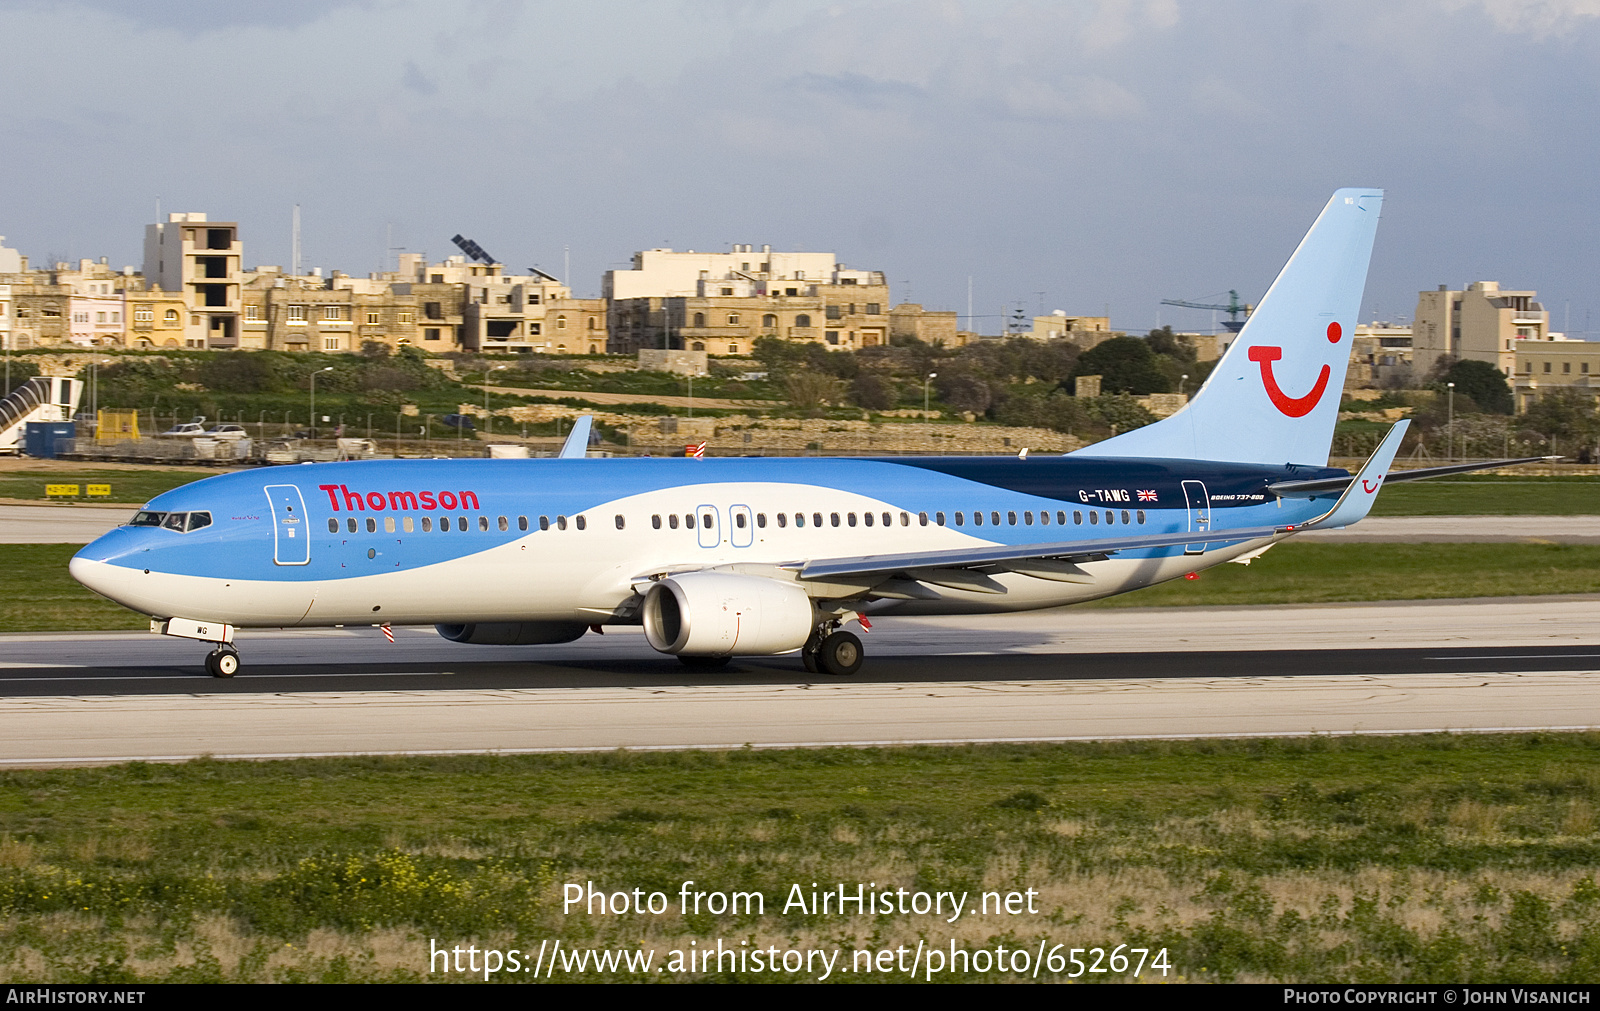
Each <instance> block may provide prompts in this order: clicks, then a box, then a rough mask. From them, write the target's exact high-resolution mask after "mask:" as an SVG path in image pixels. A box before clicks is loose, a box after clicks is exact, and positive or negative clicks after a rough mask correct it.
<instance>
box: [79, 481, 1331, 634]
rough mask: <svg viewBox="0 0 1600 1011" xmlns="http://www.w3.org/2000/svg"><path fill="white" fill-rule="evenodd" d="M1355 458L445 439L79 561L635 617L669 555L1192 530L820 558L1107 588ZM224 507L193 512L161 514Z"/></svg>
mask: <svg viewBox="0 0 1600 1011" xmlns="http://www.w3.org/2000/svg"><path fill="white" fill-rule="evenodd" d="M1325 477H1348V473H1347V472H1346V471H1343V470H1330V469H1327V468H1306V467H1262V466H1251V465H1237V464H1232V465H1230V464H1211V465H1200V464H1195V463H1193V462H1186V461H1164V460H1138V459H1133V460H1115V459H1112V460H1096V459H1077V458H1073V457H1045V458H1039V457H1036V458H1033V459H1025V460H1019V459H1015V458H1010V457H1006V458H953V459H937V458H933V459H888V460H855V459H832V460H828V459H705V460H694V459H640V460H548V461H547V460H426V461H396V462H390V461H368V462H356V463H332V464H309V465H303V466H299V467H286V468H274V469H270V470H263V471H252V472H247V473H237V474H229V475H224V476H220V477H216V478H211V479H209V480H205V481H200V482H196V483H194V484H191V485H186V486H184V487H182V488H178V489H175V490H173V491H170V492H167V493H165V494H163V495H161V496H158V497H157V498H156V499H154V500H152V501H151V502H150V503H149V505H148V506H147V507H146V510H147V512H148V513H150V514H157V515H159V517H160V520H159V521H158V520H156V519H155V516H154V515H152V516H151V517H149V518H148V522H151V523H157V522H159V523H160V525H141V526H123V527H119V528H118V529H117V530H114V531H112V532H111V533H109V534H107V535H106V536H104V537H102V538H100V539H99V540H98V541H96V542H95V543H94V544H93V545H91V546H89V547H88V548H85V549H84V550H83V551H82V552H81V553H80V554H79V555H78V556H77V557H76V558H75V559H74V560H73V562H72V573H73V575H74V576H75V577H77V578H78V579H79V580H80V581H82V582H84V583H85V584H86V585H88V586H90V587H92V588H94V589H95V590H96V591H97V592H99V593H101V594H103V595H104V596H107V597H110V598H111V599H113V600H115V601H117V602H118V603H121V604H123V605H125V606H127V607H130V608H133V609H134V610H137V611H142V612H144V613H146V614H150V615H153V616H156V617H164V618H170V617H186V618H195V619H202V618H203V619H209V620H211V621H217V622H225V623H228V624H231V625H235V626H241V627H250V626H273V627H278V626H317V625H335V624H356V623H380V622H386V623H391V624H470V623H477V622H520V621H548V622H581V623H583V624H585V625H590V624H606V623H610V622H616V621H637V617H636V614H637V598H638V596H639V594H638V593H637V591H636V587H638V586H639V585H640V584H641V583H642V582H644V581H648V580H649V579H650V578H651V577H652V576H659V575H661V574H672V573H681V572H688V571H694V570H700V569H720V568H725V567H738V568H739V569H741V570H750V569H754V568H762V567H765V568H768V569H770V570H772V572H773V573H775V574H776V575H775V576H774V578H786V579H798V578H799V575H800V573H802V572H803V571H804V568H805V565H806V563H808V562H812V561H815V560H822V559H839V558H861V557H872V556H880V555H896V556H898V555H920V554H922V553H927V552H945V551H965V550H970V549H974V548H988V547H1001V546H1026V545H1030V544H1038V543H1042V542H1044V543H1056V542H1069V541H1070V542H1074V543H1078V544H1081V545H1083V547H1082V548H1080V549H1078V550H1077V551H1076V552H1075V553H1076V554H1080V555H1084V554H1093V553H1094V552H1093V550H1092V548H1093V545H1094V544H1095V542H1098V541H1105V542H1107V543H1108V544H1111V543H1120V542H1121V541H1123V540H1126V539H1127V538H1128V537H1129V536H1130V535H1153V534H1175V533H1183V534H1190V533H1193V534H1194V540H1193V541H1192V542H1189V543H1186V544H1177V545H1172V546H1168V547H1156V548H1146V549H1142V550H1141V549H1124V550H1121V551H1120V552H1119V553H1117V554H1115V555H1114V556H1111V557H1107V558H1105V559H1094V560H1086V561H1081V562H1077V563H1075V564H1076V565H1077V566H1078V567H1080V568H1081V569H1082V570H1083V572H1084V575H1083V576H1082V577H1079V578H1076V579H1074V580H1073V581H1071V582H1067V581H1062V580H1060V579H1051V578H1040V577H1038V576H1029V575H1022V574H1020V573H1017V572H1014V571H1007V570H1006V569H1005V568H1004V566H1003V565H1002V566H993V565H991V566H984V567H983V568H984V570H985V571H983V572H982V573H981V574H982V575H984V576H985V577H986V578H987V579H989V580H993V581H994V582H995V583H998V584H999V585H1000V586H1001V587H1003V589H1004V592H993V589H992V588H989V587H985V588H984V589H964V588H962V587H960V586H959V585H950V583H949V581H948V580H947V581H946V583H945V584H943V585H941V584H938V583H928V584H926V591H925V594H924V595H922V596H921V597H920V598H918V599H906V598H905V597H903V596H902V597H901V598H899V599H895V598H893V597H882V596H876V595H873V594H872V592H871V591H872V589H873V588H874V586H875V585H877V584H881V583H884V582H889V581H891V580H895V581H904V580H906V579H911V578H914V577H915V576H916V575H917V574H919V572H920V570H921V569H924V568H932V567H935V566H936V565H937V563H932V564H928V565H919V564H918V563H917V562H916V561H915V560H912V561H909V562H908V563H907V564H904V565H899V566H895V567H893V568H891V569H886V570H884V572H883V573H882V574H881V576H878V578H877V579H876V583H874V586H868V585H865V584H866V582H867V581H868V580H869V579H870V578H871V577H872V576H874V575H878V574H864V575H856V576H854V577H852V578H853V579H854V581H853V582H852V581H851V580H850V579H836V580H832V581H831V582H832V583H843V584H849V585H848V586H845V587H844V588H840V589H838V592H837V593H835V592H833V588H831V587H830V586H829V585H826V584H829V583H830V581H829V580H810V582H813V583H816V584H817V586H818V588H819V592H818V593H816V594H813V596H817V597H819V599H821V595H827V596H829V597H839V598H850V599H856V598H859V599H860V603H861V605H862V607H861V610H862V611H863V612H865V613H875V614H876V613H894V614H959V613H975V612H997V611H1021V610H1030V609H1034V608H1041V607H1053V606H1057V605H1060V604H1068V603H1074V602H1077V601H1082V600H1090V599H1093V598H1096V597H1104V596H1108V595H1110V594H1114V593H1120V592H1123V591H1126V590H1130V589H1135V588H1138V587H1141V586H1148V585H1150V584H1152V583H1157V582H1161V581H1162V580H1166V579H1171V578H1174V577H1176V576H1181V575H1184V574H1186V573H1189V572H1193V571H1195V570H1196V569H1199V568H1204V567H1206V566H1208V565H1212V564H1215V563H1217V562H1221V561H1227V560H1229V559H1231V558H1234V557H1237V556H1239V555H1241V554H1245V553H1248V552H1250V551H1254V550H1257V549H1258V548H1260V547H1261V546H1262V544H1261V543H1260V542H1259V541H1258V540H1254V539H1253V540H1248V541H1237V542H1232V543H1222V542H1218V541H1217V540H1216V538H1215V537H1214V536H1212V537H1211V540H1210V542H1209V549H1208V536H1210V535H1208V533H1207V531H1210V530H1216V531H1219V532H1220V531H1223V530H1228V529H1234V528H1261V527H1288V526H1298V525H1300V524H1302V523H1304V522H1305V521H1307V520H1310V519H1312V518H1313V517H1315V516H1316V515H1319V514H1320V513H1323V512H1326V511H1327V509H1328V507H1329V505H1331V503H1332V502H1333V500H1334V499H1336V498H1337V497H1338V496H1337V494H1331V493H1330V494H1329V495H1327V496H1326V497H1325V498H1293V499H1283V498H1278V497H1276V496H1275V495H1273V494H1271V493H1270V492H1269V491H1268V490H1267V487H1268V485H1270V484H1273V483H1275V482H1281V481H1289V480H1299V479H1307V478H1325ZM175 514H184V515H187V514H206V515H207V516H208V517H209V519H210V522H209V523H207V524H205V525H202V526H198V527H196V528H194V529H189V530H187V531H184V530H180V529H175V528H176V527H178V526H191V525H193V523H194V521H193V520H192V519H191V520H189V521H187V522H186V523H184V524H178V523H175V522H174V523H167V522H165V520H166V518H167V517H168V516H172V515H175Z"/></svg>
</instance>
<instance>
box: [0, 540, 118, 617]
mask: <svg viewBox="0 0 1600 1011" xmlns="http://www.w3.org/2000/svg"><path fill="white" fill-rule="evenodd" d="M81 547H82V545H81V544H0V632H98V631H108V630H113V629H145V628H149V627H150V619H149V618H147V617H145V616H144V615H142V614H135V613H134V612H132V611H130V610H128V609H127V608H125V607H122V606H121V605H119V604H113V603H112V602H111V601H109V600H107V599H105V598H104V597H101V596H98V595H97V594H94V593H91V592H89V590H88V589H86V588H85V587H84V586H83V584H81V583H79V582H78V581H77V580H75V579H73V578H72V576H71V575H70V574H69V573H68V572H67V563H68V562H69V561H71V560H72V556H73V555H75V554H77V552H78V549H79V548H81Z"/></svg>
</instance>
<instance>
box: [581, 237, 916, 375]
mask: <svg viewBox="0 0 1600 1011" xmlns="http://www.w3.org/2000/svg"><path fill="white" fill-rule="evenodd" d="M633 262H634V266H633V269H632V270H611V271H607V272H606V274H605V278H604V281H603V285H602V287H603V290H604V293H605V296H606V297H607V298H608V299H609V300H610V301H609V320H608V329H609V331H610V335H611V350H612V351H613V352H618V353H625V354H633V353H636V352H637V351H639V350H640V349H645V348H660V349H685V350H692V351H705V352H707V353H708V354H717V355H743V354H749V353H750V349H751V347H752V345H753V344H754V343H755V341H756V339H757V338H760V337H778V338H782V339H784V340H804V341H815V342H817V343H820V344H824V345H826V346H828V347H831V348H839V349H851V350H853V349H856V348H862V347H871V346H873V345H876V344H885V343H887V342H888V338H889V325H890V320H889V312H888V309H889V286H888V283H887V282H886V281H885V280H884V276H883V272H882V271H876V270H855V269H851V268H849V267H846V266H844V265H843V264H840V263H838V261H837V260H836V258H835V257H834V254H832V253H782V252H773V250H772V247H771V246H762V247H761V249H760V251H757V250H756V249H755V247H753V246H749V245H736V246H734V247H733V249H732V251H730V252H728V253H696V252H694V251H693V250H689V251H688V252H684V253H677V252H674V251H673V250H671V249H650V250H643V251H640V252H638V253H635V254H634V258H633Z"/></svg>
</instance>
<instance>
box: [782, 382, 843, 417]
mask: <svg viewBox="0 0 1600 1011" xmlns="http://www.w3.org/2000/svg"><path fill="white" fill-rule="evenodd" d="M783 390H784V393H785V394H787V396H788V398H789V403H790V404H791V405H792V406H794V407H798V408H799V409H801V410H802V411H812V410H818V409H820V408H823V407H826V406H827V405H828V404H829V403H831V402H833V401H835V400H838V399H839V396H840V393H841V390H842V384H841V383H840V382H839V380H837V379H835V378H834V377H832V376H830V375H826V374H824V373H821V372H795V373H793V374H792V375H787V376H784V377H783Z"/></svg>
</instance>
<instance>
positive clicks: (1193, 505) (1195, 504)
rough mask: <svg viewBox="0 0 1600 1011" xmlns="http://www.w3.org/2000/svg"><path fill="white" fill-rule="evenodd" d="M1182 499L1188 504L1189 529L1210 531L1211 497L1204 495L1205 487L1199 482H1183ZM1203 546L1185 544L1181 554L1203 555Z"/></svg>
mask: <svg viewBox="0 0 1600 1011" xmlns="http://www.w3.org/2000/svg"><path fill="white" fill-rule="evenodd" d="M1183 497H1184V499H1185V500H1186V501H1187V502H1188V504H1189V529H1190V530H1191V531H1198V532H1200V533H1209V532H1210V531H1211V496H1209V495H1207V494H1206V486H1205V484H1204V483H1203V482H1201V481H1185V482H1183ZM1205 550H1206V546H1205V544H1203V543H1202V544H1185V545H1184V546H1183V553H1184V554H1186V555H1203V554H1205Z"/></svg>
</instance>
